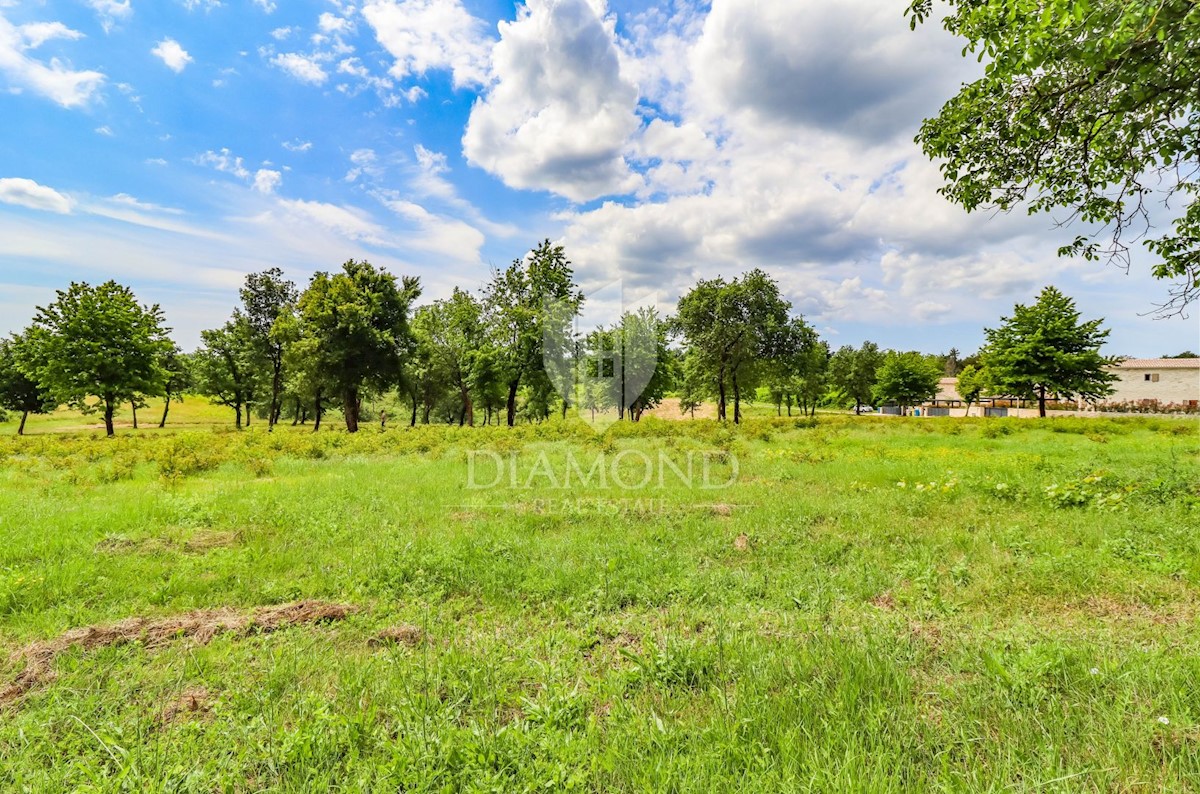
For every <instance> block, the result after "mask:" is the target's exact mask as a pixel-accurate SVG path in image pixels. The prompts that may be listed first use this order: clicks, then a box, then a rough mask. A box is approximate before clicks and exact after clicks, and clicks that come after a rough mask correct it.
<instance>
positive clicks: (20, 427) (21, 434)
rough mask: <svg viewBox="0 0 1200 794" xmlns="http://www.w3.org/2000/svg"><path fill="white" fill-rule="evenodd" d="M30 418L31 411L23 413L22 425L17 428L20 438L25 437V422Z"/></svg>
mask: <svg viewBox="0 0 1200 794" xmlns="http://www.w3.org/2000/svg"><path fill="white" fill-rule="evenodd" d="M28 418H29V411H22V412H21V424H20V426H18V427H17V435H18V436H23V435H25V420H26V419H28Z"/></svg>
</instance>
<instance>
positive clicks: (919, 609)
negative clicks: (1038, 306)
mask: <svg viewBox="0 0 1200 794" xmlns="http://www.w3.org/2000/svg"><path fill="white" fill-rule="evenodd" d="M185 405H186V404H185ZM331 424H332V423H331ZM809 424H810V423H808V422H805V421H787V420H771V419H755V420H752V421H751V422H748V423H747V424H745V425H743V426H742V427H741V428H737V429H733V428H724V427H720V426H717V425H715V424H713V423H710V422H643V423H642V424H641V425H640V426H637V427H630V426H622V427H617V428H613V429H612V430H610V432H609V433H608V434H607V435H605V436H595V435H594V434H592V433H591V431H590V430H588V429H586V428H583V427H582V426H579V425H577V424H571V423H552V424H548V425H545V426H541V427H527V426H526V427H518V428H515V429H513V430H508V429H501V428H487V429H482V428H478V429H475V430H471V429H458V428H446V427H423V428H418V429H416V430H407V429H403V430H402V429H396V430H389V431H388V432H386V433H379V432H378V430H376V429H372V430H371V431H369V432H363V433H360V434H358V435H357V436H348V435H346V434H344V433H332V432H331V433H322V434H319V435H317V436H313V435H312V434H310V433H307V432H297V431H293V430H291V429H290V428H281V429H280V430H279V431H278V432H277V433H275V434H274V435H268V434H266V433H265V432H262V430H263V428H261V427H256V428H254V429H252V430H251V431H249V432H243V433H240V434H239V433H233V432H213V431H210V430H205V431H192V432H182V433H174V432H166V433H159V432H147V433H141V434H132V433H127V434H124V435H120V436H118V437H117V438H116V439H111V440H105V439H103V438H99V437H96V436H94V435H81V434H62V433H59V434H49V435H33V436H30V437H27V438H25V439H15V438H11V437H10V438H4V439H0V676H2V677H0V689H3V688H4V686H6V685H7V684H8V683H10V682H11V681H13V680H15V679H16V678H17V676H18V675H19V674H20V673H21V671H22V669H23V665H24V664H25V662H24V661H23V659H22V658H21V657H20V656H19V653H18V652H19V651H20V650H21V649H22V648H24V647H25V646H26V645H28V644H30V643H34V642H39V641H46V640H51V639H53V638H55V637H57V636H59V635H61V634H62V633H63V632H65V631H67V630H69V629H72V628H75V627H80V626H89V625H106V624H110V623H113V622H116V621H119V620H122V619H124V618H128V617H132V616H143V617H150V618H155V617H170V616H173V615H179V614H181V613H186V612H189V611H191V610H197V609H212V608H223V607H229V608H234V609H236V610H238V611H239V612H247V613H248V612H249V611H251V610H252V609H254V608H255V607H259V606H262V605H268V604H278V603H285V602H290V601H294V600H299V599H319V600H324V601H333V602H339V603H345V604H351V605H354V606H355V607H357V610H358V611H357V612H355V613H354V614H353V615H351V616H350V617H348V618H347V619H345V620H341V621H335V622H330V623H321V624H304V625H296V626H293V627H290V628H285V629H283V630H280V631H277V632H273V633H254V632H251V633H249V634H238V633H231V634H225V635H220V636H217V637H215V638H214V639H213V640H212V641H211V642H208V643H207V644H202V643H199V642H196V641H193V640H190V639H188V638H186V637H180V638H179V639H178V640H175V641H171V642H168V643H166V644H165V645H162V646H161V647H153V648H149V647H146V646H145V645H144V644H143V643H140V642H136V641H135V642H128V643H125V644H120V645H115V646H111V647H97V648H90V649H84V648H80V647H75V648H71V649H69V650H67V651H65V652H64V653H62V654H60V655H58V656H57V657H56V658H55V660H54V662H53V670H54V672H55V673H56V675H55V677H54V678H53V680H47V681H45V682H42V683H40V684H39V685H38V686H35V687H33V688H31V689H30V690H29V691H28V692H27V693H25V694H24V695H23V696H22V697H20V698H18V699H16V700H15V701H13V702H12V703H10V704H9V705H7V706H5V707H0V790H3V791H10V790H12V791H21V790H28V791H34V792H47V791H90V790H94V791H121V790H136V791H146V790H150V791H160V790H163V791H165V790H170V791H204V792H209V791H263V790H268V791H294V792H302V791H303V792H308V791H317V790H327V789H328V790H342V791H360V790H361V791H459V790H468V791H497V792H513V791H533V790H538V791H546V790H590V791H639V792H640V791H647V792H649V791H654V792H658V791H681V792H682V791H706V792H707V791H739V792H741V791H751V792H753V791H761V792H779V791H837V792H841V791H872V792H874V791H896V792H908V791H1014V790H1015V791H1038V792H1043V791H1061V792H1067V791H1070V792H1075V791H1106V792H1107V791H1172V792H1174V791H1193V790H1200V698H1198V697H1197V692H1198V689H1197V686H1198V684H1197V682H1198V681H1200V534H1198V532H1197V527H1198V526H1200V492H1198V490H1197V483H1198V482H1200V457H1198V450H1200V445H1198V443H1197V441H1198V436H1197V430H1198V426H1197V424H1196V423H1195V422H1194V421H1191V420H1165V419H1164V420H1154V419H1129V420H1112V419H1099V420H1095V419H1093V420H1081V419H1049V420H1045V421H1039V422H1035V421H1030V420H1011V421H1010V420H988V421H983V420H949V419H934V420H905V419H890V420H889V419H872V418H868V417H864V418H851V417H820V418H818V420H817V423H816V426H815V427H813V426H807V425H809ZM472 449H480V450H487V451H490V452H494V453H496V454H499V455H501V456H502V459H505V460H507V459H509V456H515V458H516V460H517V461H518V464H519V466H520V472H519V473H520V476H519V477H518V480H519V481H524V480H526V479H528V477H529V473H530V472H531V471H533V472H534V476H533V483H532V487H530V488H523V487H518V488H515V489H514V488H510V487H507V486H508V480H507V478H505V479H504V480H503V482H502V485H501V486H498V487H496V488H492V489H470V488H468V487H467V486H468V482H467V467H468V464H467V459H468V451H469V450H472ZM689 451H690V452H692V453H694V454H698V453H700V452H709V453H710V459H711V460H710V463H711V474H712V480H713V481H717V482H720V481H725V480H728V479H730V478H731V477H732V475H733V473H734V468H733V467H734V466H735V465H736V475H737V476H736V478H733V479H734V480H735V483H734V484H733V485H732V486H730V487H728V488H725V489H713V490H705V489H703V488H700V487H699V482H700V477H699V472H698V470H697V475H696V478H695V481H694V485H695V486H696V487H692V488H688V487H686V486H685V485H683V484H682V483H680V482H679V481H678V478H677V477H675V476H674V475H672V474H670V473H668V474H667V475H666V477H665V482H666V487H664V488H661V489H660V488H658V487H656V486H657V480H656V478H655V479H653V480H652V483H651V487H647V488H645V489H641V490H634V491H622V490H620V489H617V488H601V487H598V485H597V484H596V483H595V482H593V483H592V484H591V485H589V486H586V487H578V486H576V487H572V488H570V489H566V488H554V487H551V486H552V483H551V481H550V475H547V474H546V472H547V471H549V472H550V473H551V475H552V476H553V477H555V478H556V479H557V480H559V481H560V483H561V480H562V479H563V476H562V475H563V472H564V470H565V465H566V458H567V456H568V455H570V456H573V457H574V458H575V459H576V460H578V461H581V462H583V463H585V465H586V464H587V463H589V462H590V461H592V459H593V458H594V457H595V456H597V455H604V456H606V457H605V460H606V461H607V462H608V463H610V464H611V463H612V462H613V461H616V460H618V458H619V460H620V464H619V465H620V467H621V468H620V470H619V472H618V474H620V475H621V476H623V477H624V478H625V479H626V480H627V481H629V480H635V481H636V480H637V479H639V478H640V469H641V465H642V464H641V461H642V458H641V457H639V455H641V454H644V455H647V456H648V457H649V458H650V459H651V460H652V461H656V460H657V459H658V455H659V454H660V452H661V453H662V454H664V455H666V456H668V457H669V458H670V459H672V460H674V461H676V462H680V461H683V460H684V459H685V458H686V455H687V453H688V452H689ZM476 457H477V460H478V459H479V456H478V455H477V456H476ZM488 460H489V461H490V460H491V458H488ZM696 460H697V461H698V460H699V459H698V458H697V459H696ZM543 461H544V462H543ZM539 465H540V466H543V467H544V468H542V469H541V474H538V473H537V471H538V469H537V467H538V466H539ZM485 479H490V478H485ZM901 483H902V484H903V485H901ZM396 627H405V632H406V635H405V636H406V638H409V639H410V640H411V641H408V642H399V643H390V642H380V641H378V640H377V638H378V637H379V635H380V634H381V632H384V631H385V630H387V629H391V628H396ZM13 653H17V654H18V655H17V656H15V657H14V658H11V659H10V658H9V655H10V654H13ZM186 693H192V694H186ZM181 699H182V702H183V703H184V705H182V706H181V705H180V704H181ZM1160 718H1165V722H1164V721H1162V720H1161V719H1160Z"/></svg>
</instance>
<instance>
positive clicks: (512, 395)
mask: <svg viewBox="0 0 1200 794" xmlns="http://www.w3.org/2000/svg"><path fill="white" fill-rule="evenodd" d="M520 385H521V382H520V381H519V380H514V381H512V382H511V383H509V384H508V403H507V410H508V426H509V427H512V426H513V425H515V424H516V423H517V389H518V388H519V387H520Z"/></svg>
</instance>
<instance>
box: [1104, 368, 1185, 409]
mask: <svg viewBox="0 0 1200 794" xmlns="http://www.w3.org/2000/svg"><path fill="white" fill-rule="evenodd" d="M1115 371H1116V373H1117V376H1118V377H1119V378H1120V380H1118V381H1116V382H1115V383H1113V393H1112V394H1111V395H1109V396H1108V397H1106V398H1105V401H1106V402H1126V401H1130V402H1132V401H1135V400H1158V401H1159V402H1160V403H1187V402H1188V401H1191V400H1200V369H1191V368H1189V369H1153V368H1147V369H1141V368H1137V369H1133V368H1125V367H1122V368H1119V369H1117V370H1115ZM1147 375H1150V376H1154V375H1157V376H1158V380H1157V381H1155V380H1154V378H1153V377H1151V378H1150V379H1149V380H1147V379H1146V376H1147Z"/></svg>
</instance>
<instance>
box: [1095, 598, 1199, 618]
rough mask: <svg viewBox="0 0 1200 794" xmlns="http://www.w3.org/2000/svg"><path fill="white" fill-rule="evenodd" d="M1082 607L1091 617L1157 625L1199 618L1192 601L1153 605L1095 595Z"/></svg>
mask: <svg viewBox="0 0 1200 794" xmlns="http://www.w3.org/2000/svg"><path fill="white" fill-rule="evenodd" d="M1082 609H1083V611H1084V612H1086V613H1087V614H1088V615H1089V616H1090V617H1096V618H1101V619H1103V620H1117V621H1126V620H1130V621H1139V622H1146V623H1153V624H1156V625H1178V624H1182V623H1191V622H1193V621H1195V620H1196V619H1197V610H1196V605H1195V604H1192V603H1177V604H1164V605H1162V606H1160V607H1152V606H1150V605H1149V604H1144V603H1142V602H1140V601H1120V600H1117V599H1115V598H1112V597H1110V596H1102V595H1094V596H1089V597H1088V598H1087V599H1086V600H1084V602H1083V604H1082Z"/></svg>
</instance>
